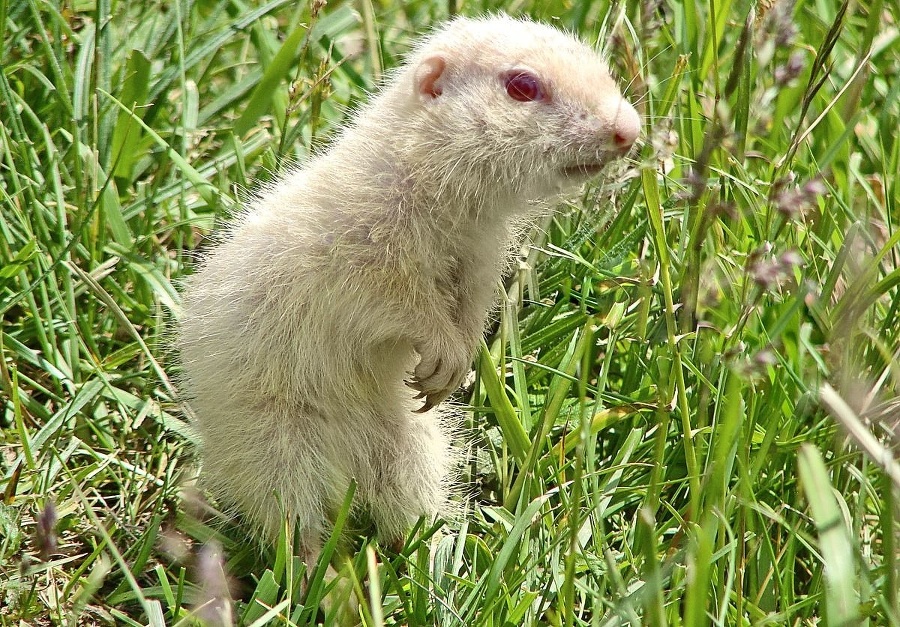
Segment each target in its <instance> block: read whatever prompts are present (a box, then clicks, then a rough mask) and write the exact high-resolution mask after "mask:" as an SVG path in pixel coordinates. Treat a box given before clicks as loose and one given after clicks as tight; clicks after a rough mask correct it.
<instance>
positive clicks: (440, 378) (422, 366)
mask: <svg viewBox="0 0 900 627" xmlns="http://www.w3.org/2000/svg"><path fill="white" fill-rule="evenodd" d="M416 350H417V351H418V353H419V355H421V359H420V360H419V363H418V365H417V366H416V369H415V371H414V372H413V377H412V379H411V380H409V381H407V382H406V385H408V386H409V387H411V388H412V389H414V390H416V391H417V392H419V394H418V395H417V396H416V397H415V398H417V399H425V404H424V405H422V407H421V409H418V410H416V411H417V412H418V413H424V412H426V411H428V410H429V409H431V408H432V407H434V406H435V405H437V404H438V403H440V402H441V401H442V400H444V399H445V398H447V397H448V396H450V394H452V393H453V392H454V391H455V390H456V389H457V388H458V387H459V386H460V384H462V382H463V379H464V378H465V376H466V373H467V372H468V371H469V366H470V360H469V356H468V354H463V353H462V352H457V353H452V352H449V351H440V350H438V349H435V348H434V347H429V348H426V347H421V348H420V347H417V348H416Z"/></svg>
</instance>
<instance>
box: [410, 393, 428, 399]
mask: <svg viewBox="0 0 900 627" xmlns="http://www.w3.org/2000/svg"><path fill="white" fill-rule="evenodd" d="M427 397H428V392H419V393H418V394H416V395H415V396H413V399H414V400H417V401H418V400H420V399H423V398H427Z"/></svg>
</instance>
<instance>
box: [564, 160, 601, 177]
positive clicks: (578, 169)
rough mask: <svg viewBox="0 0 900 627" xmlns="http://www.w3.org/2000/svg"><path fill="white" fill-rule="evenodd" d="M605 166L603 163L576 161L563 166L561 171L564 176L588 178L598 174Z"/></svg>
mask: <svg viewBox="0 0 900 627" xmlns="http://www.w3.org/2000/svg"><path fill="white" fill-rule="evenodd" d="M605 166H606V164H605V163H597V162H594V163H576V164H574V165H570V166H566V167H564V168H563V169H562V173H563V175H565V177H566V178H573V179H575V178H577V179H589V178H592V177H594V176H596V175H598V174H600V172H601V171H602V170H603V168H604V167H605Z"/></svg>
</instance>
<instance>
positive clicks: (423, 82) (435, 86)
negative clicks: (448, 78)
mask: <svg viewBox="0 0 900 627" xmlns="http://www.w3.org/2000/svg"><path fill="white" fill-rule="evenodd" d="M445 69H447V62H446V61H445V60H444V57H443V56H441V55H439V54H433V55H431V56H430V57H427V58H425V59H424V60H423V61H422V62H421V63H419V67H417V68H416V73H415V79H414V80H415V90H416V95H418V96H419V97H420V98H422V99H423V100H426V101H428V100H435V99H436V98H437V97H438V96H440V95H441V94H442V93H443V92H444V85H443V83H444V81H443V80H442V79H443V77H444V70H445Z"/></svg>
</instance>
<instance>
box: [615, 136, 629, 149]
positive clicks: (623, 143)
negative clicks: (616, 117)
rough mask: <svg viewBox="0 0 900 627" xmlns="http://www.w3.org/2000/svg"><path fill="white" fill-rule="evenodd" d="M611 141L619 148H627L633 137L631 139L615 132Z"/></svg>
mask: <svg viewBox="0 0 900 627" xmlns="http://www.w3.org/2000/svg"><path fill="white" fill-rule="evenodd" d="M613 141H614V142H615V143H616V146H618V147H619V148H627V147H630V146H631V145H632V144H633V143H634V140H633V139H631V138H630V137H625V136H624V135H622V133H616V135H615V137H613Z"/></svg>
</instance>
